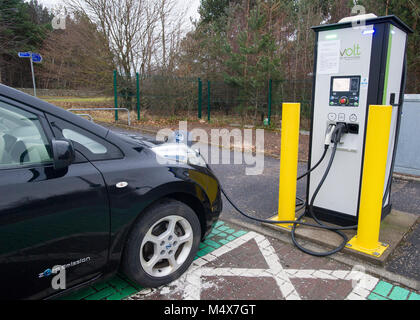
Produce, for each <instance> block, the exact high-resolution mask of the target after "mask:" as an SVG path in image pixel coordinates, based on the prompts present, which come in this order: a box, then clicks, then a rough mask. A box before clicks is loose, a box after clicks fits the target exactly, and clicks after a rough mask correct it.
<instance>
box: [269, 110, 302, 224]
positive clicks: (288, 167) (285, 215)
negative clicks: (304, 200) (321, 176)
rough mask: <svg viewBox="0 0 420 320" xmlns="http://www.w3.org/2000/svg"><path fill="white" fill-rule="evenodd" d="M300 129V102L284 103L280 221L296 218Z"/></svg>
mask: <svg viewBox="0 0 420 320" xmlns="http://www.w3.org/2000/svg"><path fill="white" fill-rule="evenodd" d="M299 129H300V103H284V104H283V112H282V124H281V149H280V152H281V153H280V185H279V210H278V221H294V220H296V212H295V210H296V180H297V173H298V156H299ZM274 220H275V219H274ZM279 226H281V227H283V228H287V229H291V228H292V226H293V225H291V224H279Z"/></svg>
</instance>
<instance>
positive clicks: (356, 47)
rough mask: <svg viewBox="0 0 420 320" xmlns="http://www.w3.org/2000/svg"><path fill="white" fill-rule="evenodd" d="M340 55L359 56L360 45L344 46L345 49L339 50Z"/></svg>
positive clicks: (345, 56) (344, 56) (360, 53)
mask: <svg viewBox="0 0 420 320" xmlns="http://www.w3.org/2000/svg"><path fill="white" fill-rule="evenodd" d="M340 55H341V57H342V58H356V57H360V56H361V55H362V52H361V50H360V45H359V44H355V45H354V46H353V47H350V48H346V49H344V50H342V51H340Z"/></svg>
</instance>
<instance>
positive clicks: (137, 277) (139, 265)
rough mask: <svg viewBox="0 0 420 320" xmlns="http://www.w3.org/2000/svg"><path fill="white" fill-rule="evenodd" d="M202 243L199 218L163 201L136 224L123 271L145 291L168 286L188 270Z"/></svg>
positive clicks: (179, 205)
mask: <svg viewBox="0 0 420 320" xmlns="http://www.w3.org/2000/svg"><path fill="white" fill-rule="evenodd" d="M200 241H201V225H200V221H199V219H198V217H197V214H196V213H195V212H194V211H193V210H192V209H191V208H190V207H189V206H187V205H185V204H184V203H182V202H179V201H176V200H172V199H165V200H162V201H160V202H159V203H157V204H156V205H153V206H152V207H150V208H149V209H147V210H146V212H144V213H142V214H141V216H140V217H139V218H138V219H137V221H136V222H135V223H134V226H133V228H132V230H131V232H130V235H129V238H128V241H127V244H126V247H125V250H124V254H123V259H122V271H123V272H124V273H125V274H126V275H127V276H128V277H129V278H130V279H131V280H133V281H134V282H136V283H137V284H138V285H140V286H142V287H145V288H156V287H159V286H162V285H166V284H168V283H170V282H172V281H174V280H176V279H178V278H179V277H180V276H181V275H182V274H183V273H184V272H185V271H186V270H187V269H188V267H189V266H190V265H191V263H192V262H193V259H194V257H195V256H196V253H197V251H198V247H199V245H200Z"/></svg>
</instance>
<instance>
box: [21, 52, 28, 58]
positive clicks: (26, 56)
mask: <svg viewBox="0 0 420 320" xmlns="http://www.w3.org/2000/svg"><path fill="white" fill-rule="evenodd" d="M18 56H19V58H29V57H30V56H31V53H30V52H19V53H18Z"/></svg>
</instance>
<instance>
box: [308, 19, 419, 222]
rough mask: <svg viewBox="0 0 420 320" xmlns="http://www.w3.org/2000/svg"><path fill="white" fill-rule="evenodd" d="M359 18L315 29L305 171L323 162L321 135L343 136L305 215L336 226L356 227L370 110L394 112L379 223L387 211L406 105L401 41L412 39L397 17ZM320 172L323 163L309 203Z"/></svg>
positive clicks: (317, 178) (319, 173)
mask: <svg viewBox="0 0 420 320" xmlns="http://www.w3.org/2000/svg"><path fill="white" fill-rule="evenodd" d="M365 18H366V20H362V23H357V22H356V19H357V20H361V19H363V17H362V16H357V17H350V18H345V19H343V20H341V21H340V22H339V23H337V24H331V25H322V26H317V27H313V30H314V31H315V32H316V40H315V60H314V87H313V97H312V127H311V133H310V146H309V148H310V149H309V162H308V167H309V169H310V168H313V167H314V165H315V164H316V163H317V161H318V160H319V159H320V158H321V157H322V155H323V152H324V145H325V143H326V142H325V137H326V132H328V130H331V129H330V128H331V126H332V125H338V124H340V123H341V124H344V125H345V132H344V133H345V134H344V135H343V136H342V137H341V140H340V143H339V144H338V148H337V150H336V151H337V152H336V157H335V161H334V163H333V164H332V166H331V167H330V168H329V169H330V175H329V177H328V178H327V179H326V180H325V181H324V182H323V187H322V189H320V190H318V191H319V192H317V195H316V199H315V201H314V203H313V206H312V208H311V209H312V210H313V212H314V213H315V214H316V216H317V217H319V218H320V219H321V220H323V221H327V222H332V223H334V224H337V225H341V226H350V225H355V224H357V220H358V214H359V207H360V195H361V185H362V177H363V162H364V161H363V160H364V153H365V143H366V127H367V120H368V114H369V106H371V105H392V107H393V108H392V109H393V111H392V120H391V131H390V143H389V148H388V158H387V166H386V181H385V185H384V188H383V189H384V201H383V212H382V216H383V217H385V216H386V215H387V214H388V213H389V212H390V211H391V200H390V188H391V183H392V172H393V166H394V162H395V154H396V146H397V141H398V132H399V124H400V120H401V114H402V104H403V99H404V88H405V74H406V47H407V35H408V33H411V32H412V31H411V29H410V28H409V27H408V26H406V25H405V24H404V23H403V22H402V21H401V20H400V19H398V18H397V17H395V16H386V17H376V16H374V15H366V16H365ZM359 22H360V21H359ZM328 152H329V153H330V152H331V150H329V151H328ZM326 169H327V164H326V163H322V164H320V166H319V169H317V170H315V171H313V172H311V173H310V175H309V176H308V187H307V199H312V197H313V195H314V193H315V192H316V188H317V186H318V185H319V184H320V182H321V180H322V177H323V174H324V172H325V170H326ZM308 206H309V205H307V209H308ZM307 211H308V210H307Z"/></svg>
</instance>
